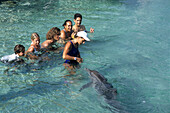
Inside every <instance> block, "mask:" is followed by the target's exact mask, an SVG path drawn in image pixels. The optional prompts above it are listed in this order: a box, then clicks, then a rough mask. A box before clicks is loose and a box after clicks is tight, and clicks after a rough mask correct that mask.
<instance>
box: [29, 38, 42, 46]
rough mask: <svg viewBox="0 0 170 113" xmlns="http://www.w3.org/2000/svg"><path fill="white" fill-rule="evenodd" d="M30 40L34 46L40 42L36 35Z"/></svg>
mask: <svg viewBox="0 0 170 113" xmlns="http://www.w3.org/2000/svg"><path fill="white" fill-rule="evenodd" d="M31 41H32V43H33V44H34V45H36V46H38V45H39V44H40V38H39V37H37V38H35V39H33V40H31Z"/></svg>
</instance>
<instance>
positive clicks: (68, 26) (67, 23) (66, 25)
mask: <svg viewBox="0 0 170 113" xmlns="http://www.w3.org/2000/svg"><path fill="white" fill-rule="evenodd" d="M63 26H64V29H65V30H66V31H68V32H71V30H72V21H71V20H66V21H65V22H64V24H63Z"/></svg>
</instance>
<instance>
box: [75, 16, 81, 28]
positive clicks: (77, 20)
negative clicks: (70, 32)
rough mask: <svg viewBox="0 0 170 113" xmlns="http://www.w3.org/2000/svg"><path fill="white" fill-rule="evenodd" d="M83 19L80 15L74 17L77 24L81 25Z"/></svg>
mask: <svg viewBox="0 0 170 113" xmlns="http://www.w3.org/2000/svg"><path fill="white" fill-rule="evenodd" d="M81 21H82V19H81V18H80V17H77V18H76V19H74V22H75V25H76V26H80V25H81Z"/></svg>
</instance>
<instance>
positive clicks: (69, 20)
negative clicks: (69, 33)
mask: <svg viewBox="0 0 170 113" xmlns="http://www.w3.org/2000/svg"><path fill="white" fill-rule="evenodd" d="M67 22H71V23H72V21H71V20H66V21H65V22H64V24H63V26H65V25H66V23H67Z"/></svg>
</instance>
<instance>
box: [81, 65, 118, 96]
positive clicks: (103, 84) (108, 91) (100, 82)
mask: <svg viewBox="0 0 170 113" xmlns="http://www.w3.org/2000/svg"><path fill="white" fill-rule="evenodd" d="M85 70H86V71H87V72H88V74H89V75H90V79H91V82H89V83H87V84H85V85H83V86H82V87H81V88H80V90H79V91H82V90H83V89H85V88H88V87H90V86H92V87H94V88H95V89H96V91H97V92H98V93H99V94H100V95H102V96H104V98H105V99H115V96H116V94H117V89H115V88H113V86H112V84H110V83H108V82H107V79H106V78H105V77H104V76H103V75H101V74H100V73H99V72H97V71H95V70H90V69H87V68H85Z"/></svg>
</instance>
